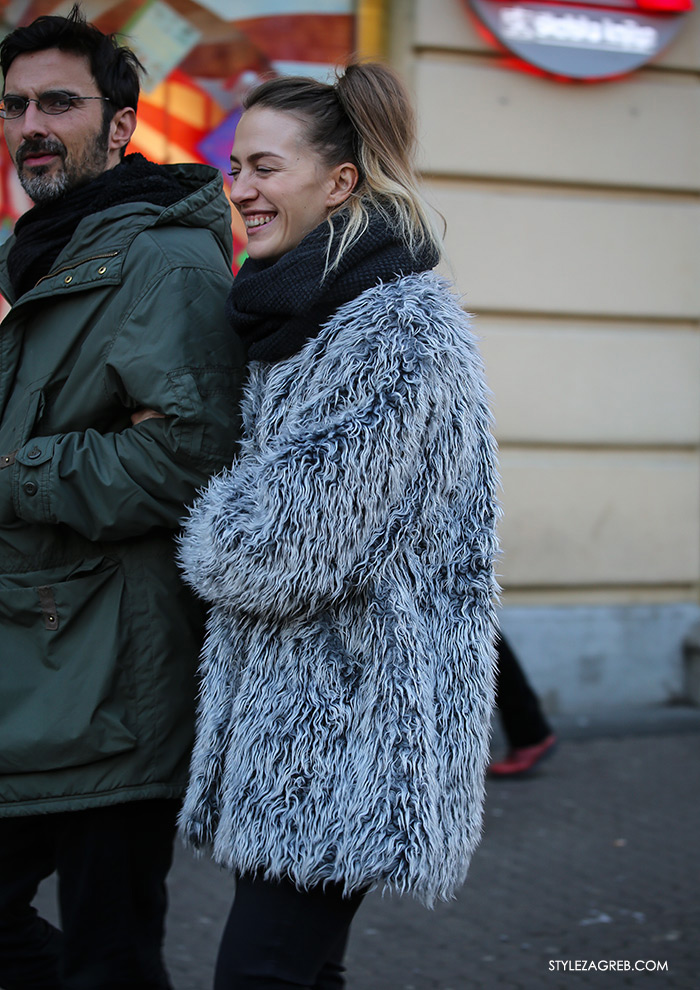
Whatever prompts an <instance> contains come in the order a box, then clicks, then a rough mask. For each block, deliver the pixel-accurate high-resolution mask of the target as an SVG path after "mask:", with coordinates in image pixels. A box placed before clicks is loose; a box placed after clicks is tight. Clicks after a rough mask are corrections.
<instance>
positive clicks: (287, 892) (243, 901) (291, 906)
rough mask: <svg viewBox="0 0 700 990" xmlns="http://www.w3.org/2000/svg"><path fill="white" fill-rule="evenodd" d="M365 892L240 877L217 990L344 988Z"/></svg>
mask: <svg viewBox="0 0 700 990" xmlns="http://www.w3.org/2000/svg"><path fill="white" fill-rule="evenodd" d="M363 897H364V894H363V893H359V894H354V895H352V896H351V897H343V896H342V893H341V888H340V887H338V886H336V885H335V884H327V885H326V887H325V888H321V887H315V888H312V889H311V890H308V891H300V890H297V888H296V887H295V886H294V884H292V883H290V882H289V881H281V882H279V883H277V882H267V881H265V880H262V879H260V878H259V877H255V878H252V877H239V878H238V880H237V882H236V897H235V900H234V902H233V907H232V908H231V913H230V915H229V918H228V921H227V923H226V928H225V929H224V933H223V936H222V938H221V946H220V949H219V958H218V960H217V965H216V977H215V981H214V990H288V988H292V987H293V988H295V990H301V988H303V990H341V988H342V987H344V986H345V979H344V975H343V974H344V972H345V970H344V967H343V955H344V953H345V946H346V944H347V940H348V935H349V933H350V924H351V922H352V919H353V917H354V916H355V912H356V911H357V909H358V908H359V906H360V904H361V903H362V898H363Z"/></svg>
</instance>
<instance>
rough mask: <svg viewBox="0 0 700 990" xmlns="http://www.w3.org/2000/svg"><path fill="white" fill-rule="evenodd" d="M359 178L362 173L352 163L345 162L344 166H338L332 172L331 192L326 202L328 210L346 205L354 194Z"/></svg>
mask: <svg viewBox="0 0 700 990" xmlns="http://www.w3.org/2000/svg"><path fill="white" fill-rule="evenodd" d="M359 178H360V173H359V172H358V170H357V165H353V164H352V162H343V164H342V165H336V167H335V168H334V169H333V171H332V172H331V183H332V184H331V191H330V192H329V193H328V199H327V200H326V205H327V206H328V208H329V209H334V208H335V207H336V206H340V204H341V203H344V202H345V200H346V199H347V198H348V197H349V196H350V195H351V194H352V191H353V189H354V188H355V186H356V185H357V182H358V179H359Z"/></svg>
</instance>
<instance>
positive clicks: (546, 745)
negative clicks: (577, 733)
mask: <svg viewBox="0 0 700 990" xmlns="http://www.w3.org/2000/svg"><path fill="white" fill-rule="evenodd" d="M556 745H557V737H556V736H555V735H553V734H552V735H549V736H547V738H546V739H543V740H542V742H541V743H537V745H536V746H521V747H520V748H518V749H511V750H510V752H509V753H508V754H507V756H506V758H505V759H504V760H501V761H500V762H499V763H492V764H491V766H490V767H489V773H490V774H491V776H492V777H518V776H520V775H521V774H527V773H529V772H530V771H531V770H532V769H533V767H535V766H537V764H538V763H539V762H540V761H541V760H544V759H545V758H546V757H547V756H551V755H552V753H553V752H554V749H555V747H556Z"/></svg>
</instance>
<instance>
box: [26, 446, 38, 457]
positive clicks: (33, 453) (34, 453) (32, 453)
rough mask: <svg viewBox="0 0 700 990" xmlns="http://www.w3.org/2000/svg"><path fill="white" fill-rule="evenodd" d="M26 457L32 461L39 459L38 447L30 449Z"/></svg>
mask: <svg viewBox="0 0 700 990" xmlns="http://www.w3.org/2000/svg"><path fill="white" fill-rule="evenodd" d="M27 457H31V458H32V460H34V459H35V458H37V457H41V449H40V448H39V447H32V449H31V450H30V451H29V453H28V454H27Z"/></svg>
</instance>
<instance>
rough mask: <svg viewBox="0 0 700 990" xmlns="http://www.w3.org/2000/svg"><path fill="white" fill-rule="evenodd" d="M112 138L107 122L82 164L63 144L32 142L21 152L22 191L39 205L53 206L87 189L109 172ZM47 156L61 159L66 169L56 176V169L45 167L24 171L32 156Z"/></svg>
mask: <svg viewBox="0 0 700 990" xmlns="http://www.w3.org/2000/svg"><path fill="white" fill-rule="evenodd" d="M108 135H109V121H105V122H104V124H103V126H102V129H101V131H100V132H99V134H96V135H95V136H94V137H93V139H92V141H91V142H90V143H89V144H88V145H87V147H86V148H85V149H84V150H83V154H82V155H81V157H80V159H79V160H78V161H71V160H69V159H68V151H67V149H66V146H65V145H64V144H62V142H61V141H58V140H53V139H51V138H46V140H43V141H42V140H28V141H25V142H24V144H22V145H20V147H19V148H18V149H17V156H16V159H17V165H16V168H17V175H18V176H19V181H20V183H21V185H22V188H23V189H24V191H25V192H26V194H27V195H28V196H29V198H30V199H31V200H32V202H33V203H36V204H37V205H42V204H45V203H51V202H53V201H54V200H57V199H60V198H61V196H63V195H65V193H67V192H69V191H70V190H71V189H75V188H76V187H77V186H82V185H85V183H87V182H90V181H91V180H92V179H95V178H97V176H98V175H101V174H102V173H103V172H104V171H105V170H106V168H107V159H108V156H109V151H108V148H107V137H108ZM42 153H47V154H51V155H57V156H58V157H59V158H60V159H61V162H62V165H61V166H59V168H58V169H57V170H55V171H53V172H51V171H50V170H51V169H52V168H53V166H52V165H41V166H39V167H38V168H33V169H31V171H30V173H29V174H28V173H27V172H25V171H23V170H22V162H23V161H24V160H25V158H30V157H31V156H32V155H37V154H42Z"/></svg>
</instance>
